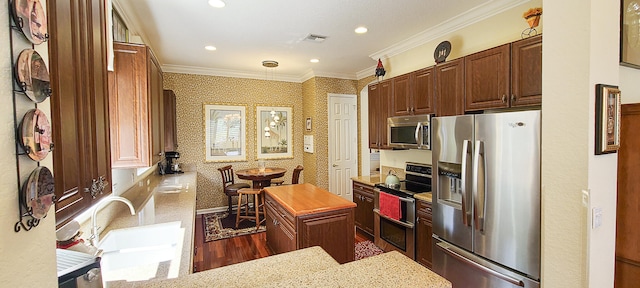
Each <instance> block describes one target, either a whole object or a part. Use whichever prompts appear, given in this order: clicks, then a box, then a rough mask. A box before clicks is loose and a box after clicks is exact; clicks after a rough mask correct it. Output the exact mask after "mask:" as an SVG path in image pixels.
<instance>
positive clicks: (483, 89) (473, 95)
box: [464, 44, 511, 111]
mask: <svg viewBox="0 0 640 288" xmlns="http://www.w3.org/2000/svg"><path fill="white" fill-rule="evenodd" d="M510 50H511V44H505V45H502V46H498V47H496V48H492V49H489V50H485V51H482V52H478V53H475V54H471V55H469V56H467V57H465V58H464V59H465V63H464V65H465V97H466V99H465V110H466V111H474V110H484V109H495V108H507V107H509V92H510V91H511V89H510V83H509V82H510V75H509V74H510V70H509V69H510V67H511V64H510V59H511V53H510Z"/></svg>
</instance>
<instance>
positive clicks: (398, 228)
mask: <svg viewBox="0 0 640 288" xmlns="http://www.w3.org/2000/svg"><path fill="white" fill-rule="evenodd" d="M405 175H406V179H405V180H403V181H400V185H399V186H398V187H387V186H385V185H384V184H377V185H376V187H375V189H374V196H375V197H374V209H373V212H374V225H375V227H374V242H375V244H376V245H377V246H378V247H381V248H382V249H383V250H385V251H391V250H397V251H399V252H401V253H403V254H405V255H406V256H407V257H409V258H411V259H415V221H416V200H415V198H414V197H413V195H414V194H416V193H422V192H430V191H431V165H428V164H422V163H414V162H407V163H406V168H405ZM380 193H387V194H391V195H393V196H397V197H398V201H399V205H398V206H399V210H400V213H399V214H400V215H399V216H400V217H399V219H394V218H393V217H390V216H387V215H384V213H381V212H380Z"/></svg>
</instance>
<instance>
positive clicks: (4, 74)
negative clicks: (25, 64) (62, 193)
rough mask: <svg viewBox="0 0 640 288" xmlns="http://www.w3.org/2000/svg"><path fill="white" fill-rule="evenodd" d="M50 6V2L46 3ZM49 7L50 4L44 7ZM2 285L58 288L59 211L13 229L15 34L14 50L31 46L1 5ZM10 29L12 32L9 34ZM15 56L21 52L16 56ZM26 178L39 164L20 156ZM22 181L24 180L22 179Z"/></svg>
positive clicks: (23, 105)
mask: <svg viewBox="0 0 640 288" xmlns="http://www.w3.org/2000/svg"><path fill="white" fill-rule="evenodd" d="M41 2H42V4H43V5H46V1H44V0H43V1H41ZM45 7H46V6H45ZM0 23H3V24H2V28H0V43H2V45H0V99H1V100H2V103H3V104H2V105H0V152H2V154H3V156H2V157H0V167H2V168H3V173H0V219H2V221H0V223H1V224H0V235H2V236H0V271H2V272H0V283H1V284H0V286H2V287H53V286H55V285H56V283H57V275H56V274H57V272H56V255H55V245H56V244H55V215H54V214H55V213H54V209H53V208H51V210H49V213H48V215H47V217H46V218H44V219H43V220H42V221H41V222H40V225H39V226H37V227H35V228H33V229H32V230H31V231H24V230H23V231H20V232H19V233H15V232H14V230H13V229H14V225H15V224H16V222H17V221H18V219H19V218H18V215H19V210H18V203H19V200H18V193H19V192H18V189H19V188H18V182H19V181H18V176H17V173H16V171H17V169H18V168H17V166H16V158H15V155H16V146H15V145H16V144H15V143H16V142H15V127H16V126H15V123H14V118H13V115H14V114H13V105H12V103H13V99H14V98H13V93H12V90H13V86H12V85H13V83H14V78H13V74H12V70H11V67H12V62H13V60H12V59H11V55H12V52H11V51H10V44H9V43H10V35H13V38H14V42H13V45H14V50H15V51H17V53H19V51H21V50H22V49H24V48H29V47H30V44H29V42H28V41H27V40H26V39H25V38H24V36H23V35H22V34H21V33H20V32H18V31H10V29H9V27H8V23H9V11H8V5H6V3H5V5H1V7H0ZM10 33H11V34H10ZM36 50H37V51H38V53H39V54H40V55H42V56H43V58H45V61H46V62H47V63H48V57H47V55H48V50H47V45H46V43H45V44H41V45H38V46H37V47H36ZM15 55H16V56H17V55H18V54H15ZM29 101H30V100H28V98H26V96H25V95H21V94H19V95H17V97H16V106H17V109H16V110H17V111H18V112H17V115H18V118H19V119H22V116H23V115H24V113H25V112H26V111H27V110H28V109H30V108H33V107H34V106H33V104H32V103H30V102H29ZM48 102H49V100H45V103H43V104H38V108H39V109H41V110H42V111H43V112H45V114H47V115H48V116H49V120H50V121H51V119H50V118H51V117H50V115H51V113H50V109H49V104H48ZM52 158H53V156H52V155H51V154H49V156H47V158H46V159H45V161H42V162H41V163H40V164H41V165H44V166H47V167H49V169H51V170H53V165H52ZM19 159H20V161H19V165H20V167H21V168H20V170H21V172H22V173H21V174H22V175H20V176H21V177H20V178H21V180H20V181H24V180H25V179H26V177H27V176H28V174H29V173H30V172H31V171H32V170H33V169H35V167H36V162H34V161H31V160H30V159H28V157H27V156H25V155H21V156H19ZM20 185H22V183H20Z"/></svg>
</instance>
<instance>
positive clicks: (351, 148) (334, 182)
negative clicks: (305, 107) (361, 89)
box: [327, 94, 358, 201]
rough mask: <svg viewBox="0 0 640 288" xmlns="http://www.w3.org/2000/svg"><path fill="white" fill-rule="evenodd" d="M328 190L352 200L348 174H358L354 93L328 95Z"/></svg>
mask: <svg viewBox="0 0 640 288" xmlns="http://www.w3.org/2000/svg"><path fill="white" fill-rule="evenodd" d="M328 106H329V107H327V108H328V109H327V110H328V112H329V191H331V192H332V193H334V194H336V195H338V196H340V197H342V198H345V199H347V200H349V201H353V194H352V192H351V177H354V176H357V174H358V130H357V129H358V121H357V119H358V115H357V114H358V107H357V97H356V95H345V94H329V102H328Z"/></svg>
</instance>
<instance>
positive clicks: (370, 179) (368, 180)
mask: <svg viewBox="0 0 640 288" xmlns="http://www.w3.org/2000/svg"><path fill="white" fill-rule="evenodd" d="M351 180H353V181H355V182H359V183H362V184H364V185H369V186H374V185H376V184H378V183H382V181H380V175H377V176H356V177H351Z"/></svg>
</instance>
